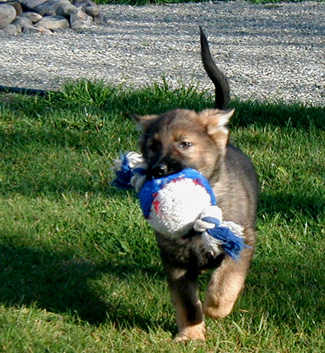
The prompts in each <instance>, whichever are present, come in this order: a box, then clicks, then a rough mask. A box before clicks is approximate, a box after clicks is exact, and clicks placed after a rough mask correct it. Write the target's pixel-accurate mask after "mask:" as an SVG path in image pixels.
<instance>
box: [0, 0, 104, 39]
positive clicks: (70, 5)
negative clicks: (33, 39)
mask: <svg viewBox="0 0 325 353" xmlns="http://www.w3.org/2000/svg"><path fill="white" fill-rule="evenodd" d="M105 22H106V19H105V17H104V16H103V14H101V13H100V10H99V7H98V5H97V4H96V3H94V2H93V1H91V0H71V1H69V0H8V1H6V0H4V1H3V0H2V1H1V0H0V35H4V34H9V35H10V34H18V33H22V32H23V33H26V32H38V33H40V32H41V33H53V32H55V31H59V30H64V29H66V28H72V29H83V28H89V27H90V26H91V25H92V24H93V23H95V24H103V23H105Z"/></svg>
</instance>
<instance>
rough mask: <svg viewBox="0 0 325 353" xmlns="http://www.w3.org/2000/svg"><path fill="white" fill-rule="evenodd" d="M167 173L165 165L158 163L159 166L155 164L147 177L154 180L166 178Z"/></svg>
mask: <svg viewBox="0 0 325 353" xmlns="http://www.w3.org/2000/svg"><path fill="white" fill-rule="evenodd" d="M167 173H168V167H167V165H166V164H165V163H159V164H155V165H154V166H153V167H152V168H151V170H150V173H149V176H150V177H151V179H155V178H162V177H163V176H166V175H167Z"/></svg>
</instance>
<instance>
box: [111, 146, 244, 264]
mask: <svg viewBox="0 0 325 353" xmlns="http://www.w3.org/2000/svg"><path fill="white" fill-rule="evenodd" d="M116 176H117V177H116V179H115V180H114V182H113V184H114V185H115V186H117V187H119V188H132V187H134V188H135V190H136V191H137V192H138V194H139V199H140V206H141V209H142V212H143V215H144V217H145V218H146V219H147V221H148V223H149V224H150V225H151V226H152V227H153V228H154V230H155V231H157V232H159V233H161V234H163V235H165V236H169V237H173V238H181V237H183V236H184V235H186V234H188V233H189V232H190V231H191V230H192V229H194V230H195V231H196V232H197V233H198V235H199V236H201V237H202V243H203V244H204V247H205V248H206V250H207V252H210V253H211V255H212V256H217V255H219V254H220V253H222V252H225V253H226V254H228V255H229V256H230V257H232V258H233V259H234V260H237V259H238V258H239V257H240V252H241V251H242V250H243V249H244V248H245V247H247V245H245V243H244V239H243V228H242V227H241V226H239V225H237V224H235V223H233V222H225V221H222V211H221V209H220V208H219V207H218V206H217V200H216V198H215V196H214V193H213V191H212V189H211V186H210V184H209V182H208V180H207V179H206V178H205V177H204V176H203V175H202V174H200V173H199V172H198V171H197V170H194V169H190V168H188V169H184V170H182V171H181V172H179V173H176V174H172V175H168V176H166V177H162V178H156V179H152V180H146V179H147V178H146V164H145V162H144V160H143V158H142V156H141V155H139V154H137V153H136V152H129V153H128V154H125V155H124V156H122V157H121V160H119V161H118V162H117V170H116Z"/></svg>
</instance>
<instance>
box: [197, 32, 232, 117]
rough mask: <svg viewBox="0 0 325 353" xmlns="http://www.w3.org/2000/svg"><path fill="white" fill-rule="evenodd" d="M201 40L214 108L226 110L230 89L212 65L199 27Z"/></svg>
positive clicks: (205, 40) (220, 72)
mask: <svg viewBox="0 0 325 353" xmlns="http://www.w3.org/2000/svg"><path fill="white" fill-rule="evenodd" d="M200 39H201V57H202V63H203V66H204V69H205V71H206V73H207V74H208V76H209V77H210V79H211V81H212V82H213V84H214V87H215V107H216V108H218V109H223V110H225V109H227V107H228V104H229V100H230V89H229V83H228V79H227V77H226V75H225V74H224V73H223V72H222V71H220V70H219V69H218V67H217V65H216V64H215V63H214V61H213V59H212V56H211V53H210V48H209V43H208V40H207V38H206V36H205V34H204V32H203V29H202V28H201V26H200Z"/></svg>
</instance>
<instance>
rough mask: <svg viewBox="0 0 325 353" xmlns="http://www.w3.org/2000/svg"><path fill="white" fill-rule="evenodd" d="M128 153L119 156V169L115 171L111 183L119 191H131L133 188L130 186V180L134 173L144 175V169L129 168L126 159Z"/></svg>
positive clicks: (127, 158)
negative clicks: (114, 176)
mask: <svg viewBox="0 0 325 353" xmlns="http://www.w3.org/2000/svg"><path fill="white" fill-rule="evenodd" d="M128 155H129V154H128V153H125V154H124V155H121V156H120V159H121V160H120V163H119V164H120V165H119V169H118V170H116V171H115V173H116V178H115V179H114V181H113V183H112V184H113V185H114V186H116V187H118V188H120V189H131V188H133V186H132V185H131V179H132V177H133V176H134V174H135V173H138V174H141V175H145V174H146V172H147V171H146V169H144V168H132V167H131V166H130V160H129V157H128Z"/></svg>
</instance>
